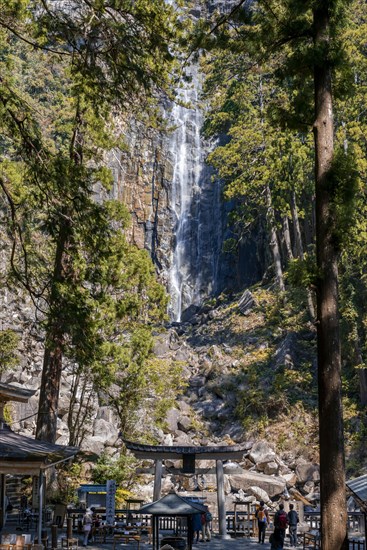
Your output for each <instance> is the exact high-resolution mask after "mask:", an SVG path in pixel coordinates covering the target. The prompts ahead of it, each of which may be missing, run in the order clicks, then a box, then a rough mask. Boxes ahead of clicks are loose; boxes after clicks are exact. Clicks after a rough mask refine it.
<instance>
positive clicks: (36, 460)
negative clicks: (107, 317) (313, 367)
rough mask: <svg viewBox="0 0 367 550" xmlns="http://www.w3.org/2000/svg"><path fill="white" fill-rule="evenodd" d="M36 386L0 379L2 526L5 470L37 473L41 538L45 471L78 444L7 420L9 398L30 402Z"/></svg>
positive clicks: (67, 457)
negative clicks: (44, 437)
mask: <svg viewBox="0 0 367 550" xmlns="http://www.w3.org/2000/svg"><path fill="white" fill-rule="evenodd" d="M34 394H35V391H34V390H28V389H24V388H21V387H18V386H14V385H10V384H4V383H2V382H0V528H2V527H3V526H4V522H5V511H6V477H5V476H6V474H12V475H24V476H33V477H38V495H39V520H38V540H41V530H42V511H43V496H44V472H45V470H46V469H47V468H50V467H51V466H54V465H55V464H59V463H60V462H65V461H67V460H70V459H71V458H73V457H74V456H75V455H76V453H77V452H78V451H79V449H78V448H77V447H66V446H64V445H56V444H54V443H48V442H47V441H40V440H38V439H33V438H31V437H27V436H24V435H21V434H18V433H15V432H13V431H12V430H11V428H10V427H9V426H8V425H7V424H6V422H5V420H4V407H5V405H6V404H7V403H8V402H12V401H13V402H18V403H27V402H28V400H29V399H30V397H32V396H33V395H34Z"/></svg>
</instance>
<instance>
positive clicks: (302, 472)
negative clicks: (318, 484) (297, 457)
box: [296, 462, 320, 483]
mask: <svg viewBox="0 0 367 550" xmlns="http://www.w3.org/2000/svg"><path fill="white" fill-rule="evenodd" d="M296 475H297V478H298V481H299V483H306V482H307V481H320V467H319V465H318V464H313V463H312V462H305V463H303V464H297V467H296Z"/></svg>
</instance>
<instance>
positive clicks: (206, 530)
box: [204, 506, 213, 542]
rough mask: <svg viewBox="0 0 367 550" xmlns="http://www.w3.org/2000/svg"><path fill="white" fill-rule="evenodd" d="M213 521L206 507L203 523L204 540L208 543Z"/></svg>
mask: <svg viewBox="0 0 367 550" xmlns="http://www.w3.org/2000/svg"><path fill="white" fill-rule="evenodd" d="M212 520H213V516H212V514H211V512H210V511H209V508H208V506H206V512H205V523H204V538H205V540H206V542H210V539H211V538H212V534H211V523H212Z"/></svg>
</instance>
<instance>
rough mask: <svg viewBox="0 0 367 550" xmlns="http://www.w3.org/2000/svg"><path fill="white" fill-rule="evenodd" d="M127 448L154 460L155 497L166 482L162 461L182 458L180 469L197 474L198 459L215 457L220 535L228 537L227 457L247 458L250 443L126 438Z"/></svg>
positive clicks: (141, 456) (135, 453)
mask: <svg viewBox="0 0 367 550" xmlns="http://www.w3.org/2000/svg"><path fill="white" fill-rule="evenodd" d="M123 442H124V443H125V445H126V448H127V449H129V451H131V452H132V453H133V454H134V456H136V458H142V459H147V460H154V462H155V469H154V491H153V500H154V501H156V500H158V499H159V498H160V496H161V486H162V461H163V460H165V459H166V460H168V459H169V460H182V469H181V470H180V473H183V474H195V463H196V461H197V460H215V462H216V478H217V500H218V522H219V536H220V537H221V538H227V537H228V535H227V524H226V508H225V495H224V474H223V461H224V460H233V459H237V460H238V459H241V458H243V455H244V453H246V452H247V451H248V450H249V447H248V446H246V445H230V446H219V445H216V446H211V445H209V446H207V447H186V446H185V447H182V446H175V445H173V446H168V445H143V444H140V443H133V442H131V441H126V440H125V439H123Z"/></svg>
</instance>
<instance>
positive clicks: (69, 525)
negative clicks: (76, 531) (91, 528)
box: [66, 518, 73, 539]
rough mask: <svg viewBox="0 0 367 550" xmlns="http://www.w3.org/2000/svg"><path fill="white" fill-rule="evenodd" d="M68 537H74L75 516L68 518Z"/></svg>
mask: <svg viewBox="0 0 367 550" xmlns="http://www.w3.org/2000/svg"><path fill="white" fill-rule="evenodd" d="M66 538H67V539H72V538H73V518H67V520H66Z"/></svg>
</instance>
